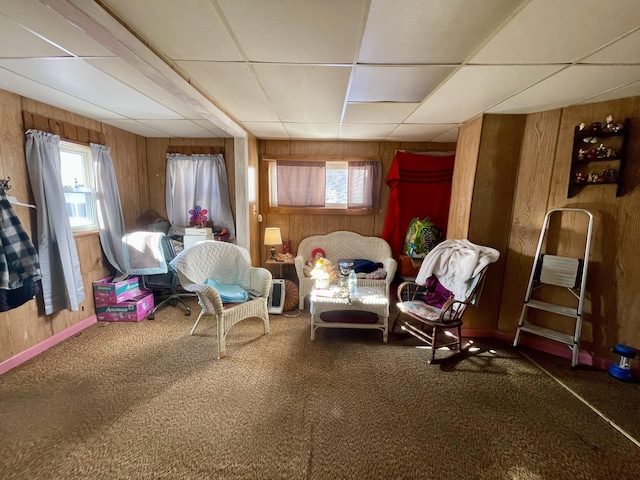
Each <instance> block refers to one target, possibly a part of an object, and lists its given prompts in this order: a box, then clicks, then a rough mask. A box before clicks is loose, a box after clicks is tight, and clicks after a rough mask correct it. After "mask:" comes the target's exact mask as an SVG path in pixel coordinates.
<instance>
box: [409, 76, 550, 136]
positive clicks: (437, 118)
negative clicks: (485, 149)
mask: <svg viewBox="0 0 640 480" xmlns="http://www.w3.org/2000/svg"><path fill="white" fill-rule="evenodd" d="M560 68H561V67H560V66H557V65H545V66H539V65H523V66H507V65H504V66H467V67H463V68H461V69H460V70H458V71H457V72H456V73H455V74H454V75H453V76H452V77H451V78H450V79H449V81H447V83H445V84H444V85H443V86H442V87H440V88H439V89H438V90H437V91H436V92H435V93H434V94H433V95H432V96H431V97H429V98H428V99H427V101H426V102H424V103H423V104H422V105H421V106H420V107H418V109H417V110H416V111H415V112H414V113H413V114H412V115H411V116H410V117H409V118H408V119H407V120H406V123H441V122H445V123H464V122H466V121H468V120H470V119H471V118H473V117H475V116H476V115H478V114H480V113H482V112H483V111H485V110H486V109H487V108H489V107H491V106H493V105H495V104H496V103H498V102H500V101H502V100H504V99H505V98H508V97H509V96H511V95H513V94H515V93H517V92H519V91H520V90H522V89H524V88H526V87H528V86H530V85H533V84H535V83H536V82H538V81H540V80H542V79H543V78H545V77H547V76H549V75H551V74H553V73H555V72H557V71H558V70H560Z"/></svg>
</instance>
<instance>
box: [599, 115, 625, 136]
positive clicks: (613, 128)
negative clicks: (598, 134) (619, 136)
mask: <svg viewBox="0 0 640 480" xmlns="http://www.w3.org/2000/svg"><path fill="white" fill-rule="evenodd" d="M605 122H606V123H605V125H604V128H603V131H605V132H614V133H617V132H619V131H620V130H622V129H623V128H624V125H622V124H621V123H614V122H613V117H612V116H611V115H609V116H608V117H607V119H606V120H605Z"/></svg>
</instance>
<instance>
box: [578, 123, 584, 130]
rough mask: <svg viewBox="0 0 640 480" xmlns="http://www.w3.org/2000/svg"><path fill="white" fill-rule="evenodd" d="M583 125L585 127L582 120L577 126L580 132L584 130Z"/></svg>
mask: <svg viewBox="0 0 640 480" xmlns="http://www.w3.org/2000/svg"><path fill="white" fill-rule="evenodd" d="M584 127H586V125H585V124H584V122H582V123H581V124H580V126H579V127H578V130H580V131H581V132H582V131H583V130H584Z"/></svg>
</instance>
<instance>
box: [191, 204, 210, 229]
mask: <svg viewBox="0 0 640 480" xmlns="http://www.w3.org/2000/svg"><path fill="white" fill-rule="evenodd" d="M207 213H209V211H208V210H205V209H203V208H201V207H200V205H196V208H195V209H193V210H189V215H191V218H190V219H189V221H191V222H194V223H195V224H196V225H198V226H200V227H202V226H203V225H204V223H205V222H206V221H207Z"/></svg>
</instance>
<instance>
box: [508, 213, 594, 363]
mask: <svg viewBox="0 0 640 480" xmlns="http://www.w3.org/2000/svg"><path fill="white" fill-rule="evenodd" d="M563 212H575V213H576V214H577V215H583V214H584V215H586V216H587V217H588V220H589V226H588V229H587V238H586V240H585V249H584V256H583V257H582V258H571V257H560V256H557V255H550V254H546V253H544V252H543V246H545V245H546V242H545V237H546V235H547V233H548V230H549V224H550V222H551V217H552V216H554V215H562V213H563ZM592 230H593V215H592V214H591V212H589V211H587V210H584V209H581V208H556V209H553V210H549V211H548V212H547V214H546V215H545V217H544V222H543V225H542V231H541V232H540V240H539V241H538V247H537V249H536V254H535V257H534V262H533V268H532V270H531V276H530V277H529V284H528V286H527V293H526V295H525V298H524V305H523V306H522V313H521V314H520V321H519V323H518V328H517V330H516V336H515V339H514V340H513V346H514V347H517V346H518V343H519V342H520V335H521V334H522V332H527V333H531V334H534V335H538V336H541V337H545V338H549V339H551V340H555V341H556V342H560V343H564V344H566V345H567V346H568V347H569V348H570V349H571V351H572V354H571V367H575V366H576V365H577V364H578V353H579V347H580V334H581V332H582V309H583V306H584V295H585V286H586V283H587V266H588V263H589V250H590V248H591V232H592ZM545 285H554V286H557V287H566V288H567V289H568V290H569V291H570V292H571V293H572V294H573V295H574V296H575V297H576V299H577V306H576V307H575V308H574V307H568V306H564V305H556V304H553V303H549V302H543V301H541V300H536V299H533V298H531V295H532V293H533V291H534V290H536V289H538V288H540V287H543V286H545ZM531 309H536V310H543V311H546V312H551V313H555V314H558V315H563V316H566V317H571V318H573V319H575V331H574V333H573V335H571V334H567V333H563V332H559V331H556V330H553V329H551V328H546V327H541V326H539V325H536V324H533V323H531V322H529V311H530V310H531Z"/></svg>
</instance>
